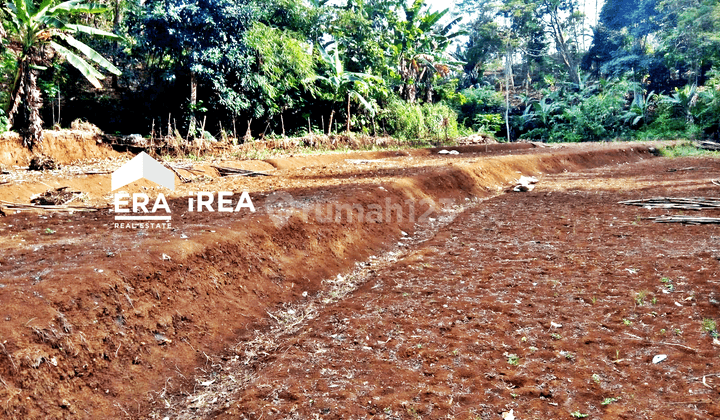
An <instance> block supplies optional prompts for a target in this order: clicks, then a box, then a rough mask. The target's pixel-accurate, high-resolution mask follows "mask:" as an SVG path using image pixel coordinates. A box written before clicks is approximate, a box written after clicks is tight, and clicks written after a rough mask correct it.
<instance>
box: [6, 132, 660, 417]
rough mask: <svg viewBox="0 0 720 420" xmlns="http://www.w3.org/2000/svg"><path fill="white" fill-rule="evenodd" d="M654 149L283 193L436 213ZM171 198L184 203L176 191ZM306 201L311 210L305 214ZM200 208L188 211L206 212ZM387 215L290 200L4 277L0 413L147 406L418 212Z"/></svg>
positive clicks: (390, 237) (127, 412)
mask: <svg viewBox="0 0 720 420" xmlns="http://www.w3.org/2000/svg"><path fill="white" fill-rule="evenodd" d="M651 151H652V148H651V147H648V146H644V145H638V144H632V145H621V146H617V147H612V148H608V149H605V150H594V151H580V152H578V151H573V150H568V151H554V152H553V153H543V154H535V155H522V156H500V157H492V158H487V159H481V160H477V161H475V162H472V163H468V162H457V163H454V162H453V163H451V164H450V165H448V166H444V167H433V168H428V169H427V170H425V171H420V172H416V173H413V174H412V175H411V176H407V177H403V178H399V179H397V180H396V181H395V182H393V183H391V184H387V183H385V184H383V185H374V186H368V185H363V186H353V185H350V186H345V187H332V188H329V189H327V188H326V189H304V190H300V189H296V190H289V191H287V192H288V193H289V194H291V195H292V197H293V198H294V199H295V200H296V201H297V202H300V203H305V204H306V205H317V204H321V203H334V204H335V205H340V206H342V205H349V206H352V205H358V204H359V205H360V206H362V207H363V208H370V206H372V205H378V206H380V207H382V208H384V207H385V206H387V204H388V203H393V204H394V203H399V205H400V206H401V208H402V211H403V214H409V210H410V209H409V206H410V204H414V203H420V204H421V205H422V204H432V206H433V207H435V209H434V210H433V211H434V212H439V211H440V210H441V209H440V203H441V202H443V203H450V202H453V203H463V202H464V201H465V199H473V198H476V197H487V196H490V195H494V194H497V193H498V191H497V188H496V187H495V186H496V185H498V184H505V185H508V184H509V183H512V182H514V181H515V180H516V179H517V178H518V177H519V176H520V174H522V175H528V176H530V175H534V176H538V177H541V176H542V174H544V173H558V172H563V171H576V170H580V169H589V168H594V167H598V166H604V165H610V164H621V163H631V162H635V161H638V160H640V159H645V158H649V157H651V156H652V153H651ZM541 182H542V181H541ZM172 205H173V206H180V204H179V202H175V203H173V204H172ZM422 210H423V211H424V210H425V208H423V209H422ZM418 213H422V211H419V212H418ZM307 214H310V215H311V216H310V217H311V218H312V217H315V219H314V220H310V221H309V222H306V221H305V220H304V219H305V218H306V215H307ZM341 214H342V213H341ZM416 216H418V217H419V214H418V215H416ZM111 217H112V214H111V213H104V214H102V215H95V216H85V215H83V216H82V217H81V220H82V221H83V223H87V224H95V225H99V226H105V225H107V224H108V221H109V220H110V219H111ZM197 217H199V216H196V220H189V221H188V222H187V223H192V222H195V223H198V224H203V221H200V220H197ZM23 218H25V220H24V221H23ZM387 219H389V220H383V221H382V223H376V222H366V223H353V222H348V221H347V220H341V221H340V223H335V222H334V220H333V221H330V222H325V223H323V222H321V221H319V220H318V219H317V213H312V212H307V211H305V212H303V211H302V210H298V209H294V210H293V209H290V210H288V211H286V212H284V213H283V215H282V217H280V218H279V217H278V215H277V214H275V213H269V212H268V211H259V212H258V213H255V214H252V215H246V216H243V217H240V218H237V219H234V220H233V221H232V222H230V223H227V224H226V225H224V226H221V227H220V228H217V229H215V231H208V230H206V231H205V232H204V233H202V234H201V235H199V236H198V238H197V239H191V240H185V241H181V240H179V239H175V238H173V240H167V239H166V238H158V237H145V238H138V237H137V236H136V235H133V234H128V235H126V236H125V237H123V235H121V239H123V240H124V241H126V242H132V241H136V244H135V245H136V246H139V247H140V248H144V249H145V250H144V251H135V252H130V251H128V252H127V253H126V254H127V255H122V256H123V257H125V258H128V257H132V260H131V261H132V263H130V264H127V268H126V269H117V270H114V271H113V272H104V273H102V274H103V276H101V280H99V281H95V282H93V281H92V279H93V277H91V276H90V274H89V273H92V272H93V266H92V265H90V264H88V260H85V261H83V260H80V262H79V265H78V266H77V267H76V268H75V269H74V270H72V271H65V272H61V273H53V272H49V273H47V274H45V275H44V277H43V278H42V281H40V280H38V283H37V284H33V287H31V288H28V287H27V285H13V284H8V285H6V286H5V287H4V288H3V293H4V296H5V298H4V299H3V302H2V303H3V304H4V305H3V308H4V309H3V310H2V313H1V314H0V315H1V316H3V317H5V316H9V317H11V319H10V320H7V318H6V322H4V323H3V324H2V326H0V334H1V336H2V340H3V341H2V343H3V346H2V348H0V377H1V378H3V379H4V382H5V386H4V387H0V401H3V402H4V403H3V404H2V413H3V415H4V416H6V417H7V418H48V417H54V418H102V417H105V418H117V417H122V416H127V417H132V418H138V417H144V416H146V415H148V414H149V413H150V411H151V410H152V409H153V407H161V406H162V405H164V404H165V403H164V399H165V398H167V397H168V395H171V394H175V395H178V394H181V393H186V392H188V391H190V390H192V389H193V387H194V386H195V385H196V383H195V380H194V376H195V369H197V368H203V369H208V368H210V367H208V366H206V363H207V361H208V358H207V355H208V354H212V355H217V354H223V353H225V352H227V349H228V347H229V346H232V345H233V344H235V343H237V342H238V341H242V340H247V339H249V338H251V337H252V334H253V331H254V330H256V329H258V328H260V329H262V328H267V326H268V323H267V321H268V316H267V312H268V311H272V310H273V309H274V308H278V307H281V306H282V305H284V304H288V303H292V302H297V301H301V300H302V299H304V298H305V297H304V294H305V295H313V294H315V293H317V292H318V291H319V290H321V289H323V288H324V287H325V286H324V284H323V280H325V279H328V278H333V277H335V276H337V275H338V274H341V273H346V272H348V271H351V270H352V269H353V268H354V267H355V264H356V263H358V262H361V261H365V260H366V259H367V258H368V257H370V256H372V255H379V254H382V253H384V252H386V251H388V250H391V249H393V247H395V246H396V244H397V242H398V239H399V238H400V237H401V236H402V233H401V232H402V231H404V232H409V233H410V234H412V233H413V232H414V231H415V230H416V229H419V228H420V226H419V225H418V224H417V222H418V220H417V219H414V220H405V219H403V220H400V221H398V220H397V218H395V217H392V218H387ZM75 222H77V220H76V221H75ZM7 223H10V224H12V223H14V224H15V225H16V226H17V229H18V230H22V229H24V228H27V226H28V224H29V225H31V226H34V227H35V228H37V226H38V225H40V226H42V224H43V223H44V222H43V221H42V220H30V221H28V219H27V217H25V215H22V216H20V215H14V216H9V217H8V218H7ZM205 224H207V222H205ZM211 225H212V223H211ZM84 246H85V252H88V253H90V252H91V251H92V250H96V251H102V245H95V244H93V243H87V244H84ZM98 247H99V249H98ZM60 248H61V246H60V245H54V248H53V247H52V246H50V247H48V248H47V252H50V251H57V252H60ZM75 251H77V249H76V250H75ZM75 251H71V252H75ZM163 255H168V256H170V257H171V259H170V260H165V259H164V258H163ZM2 263H3V266H7V265H8V264H12V263H10V262H9V261H7V260H6V261H2ZM131 265H134V267H130V266H131ZM94 270H95V272H97V271H96V270H97V268H95V269H94ZM98 276H99V274H96V275H95V277H94V278H95V279H98V278H100V277H98ZM3 282H4V283H5V281H3ZM23 290H33V292H34V294H35V296H34V297H32V296H25V295H23V296H22V297H20V295H22V293H21V292H22V291H23ZM8 296H13V297H14V299H12V300H11V299H9V298H8ZM38 296H39V297H38ZM27 305H31V306H34V309H33V312H32V313H33V314H34V315H33V318H32V319H29V320H28V319H26V318H21V317H17V316H15V314H17V313H22V312H23V309H22V308H21V307H22V306H27Z"/></svg>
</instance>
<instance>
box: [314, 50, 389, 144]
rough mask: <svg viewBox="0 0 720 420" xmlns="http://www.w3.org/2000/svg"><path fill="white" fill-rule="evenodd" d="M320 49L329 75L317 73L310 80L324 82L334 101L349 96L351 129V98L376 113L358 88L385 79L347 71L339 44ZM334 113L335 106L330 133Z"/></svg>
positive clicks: (329, 121)
mask: <svg viewBox="0 0 720 420" xmlns="http://www.w3.org/2000/svg"><path fill="white" fill-rule="evenodd" d="M318 50H319V51H320V57H321V58H322V62H323V64H324V67H325V72H326V74H327V75H326V76H321V75H315V76H313V77H312V78H311V79H310V80H313V81H321V82H323V84H324V85H325V87H326V93H327V94H328V95H329V97H330V99H331V101H332V102H333V103H339V102H342V101H343V100H345V98H347V123H346V131H350V99H351V98H355V99H357V101H358V102H360V104H362V105H363V107H365V109H366V110H368V111H369V112H370V113H371V114H374V112H375V111H374V108H373V106H372V105H371V104H370V103H369V102H368V101H367V100H366V99H365V97H364V96H363V95H362V94H361V93H360V92H359V91H358V88H361V89H362V88H365V89H366V90H367V86H368V84H369V83H373V82H374V83H383V80H382V79H381V78H379V77H377V76H373V75H370V74H367V73H358V72H349V71H346V70H345V69H344V66H343V63H342V61H341V60H340V55H339V53H338V48H337V46H335V48H333V50H332V52H329V51H327V49H324V48H318ZM334 115H335V108H334V107H333V109H332V110H331V111H330V119H329V120H328V134H330V130H331V127H332V122H333V116H334Z"/></svg>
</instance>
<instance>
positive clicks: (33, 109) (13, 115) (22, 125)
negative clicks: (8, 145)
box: [8, 58, 43, 150]
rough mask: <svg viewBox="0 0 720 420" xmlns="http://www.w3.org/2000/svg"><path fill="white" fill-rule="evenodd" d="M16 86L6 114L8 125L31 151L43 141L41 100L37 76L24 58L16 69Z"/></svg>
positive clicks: (28, 61)
mask: <svg viewBox="0 0 720 420" xmlns="http://www.w3.org/2000/svg"><path fill="white" fill-rule="evenodd" d="M18 73H19V74H18V77H17V85H16V87H15V91H14V92H13V96H12V98H13V99H12V101H11V104H12V106H11V108H10V112H9V113H8V119H9V121H10V125H11V126H12V127H14V128H15V129H16V130H17V131H18V133H20V136H21V137H22V139H23V145H24V146H25V147H27V148H28V149H31V150H32V149H33V148H34V147H35V146H37V145H39V144H40V143H41V142H42V139H43V132H42V119H41V118H40V107H41V106H42V98H41V97H40V90H38V88H37V75H36V74H35V70H33V69H31V68H30V59H29V58H26V59H25V60H23V61H22V62H21V63H20V66H19V67H18Z"/></svg>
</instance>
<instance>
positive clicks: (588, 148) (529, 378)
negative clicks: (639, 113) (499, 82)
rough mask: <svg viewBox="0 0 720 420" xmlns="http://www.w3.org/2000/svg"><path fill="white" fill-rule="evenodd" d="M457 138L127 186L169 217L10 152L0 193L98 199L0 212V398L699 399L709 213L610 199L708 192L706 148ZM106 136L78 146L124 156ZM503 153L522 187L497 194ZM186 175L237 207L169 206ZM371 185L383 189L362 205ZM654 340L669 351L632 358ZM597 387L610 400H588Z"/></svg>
mask: <svg viewBox="0 0 720 420" xmlns="http://www.w3.org/2000/svg"><path fill="white" fill-rule="evenodd" d="M98 147H99V146H98ZM460 150H461V153H460V154H459V155H455V156H447V155H438V154H437V150H421V151H417V150H410V151H392V152H370V153H353V154H330V155H323V156H312V157H291V158H284V159H273V160H268V161H238V162H229V161H223V162H214V163H215V164H220V165H222V166H234V167H239V168H244V169H252V170H262V171H266V172H268V173H269V174H271V175H272V176H268V177H254V178H250V177H219V176H218V173H217V171H215V170H214V169H213V168H212V167H211V166H210V164H209V163H203V164H197V165H195V166H196V168H195V169H196V170H197V171H194V172H187V171H186V172H183V171H182V170H179V171H180V172H181V173H182V174H183V175H184V176H187V177H192V178H194V179H195V180H194V181H193V182H191V183H187V184H180V183H178V187H177V189H176V190H175V191H174V192H170V191H168V190H164V189H160V188H158V187H155V186H153V185H151V184H150V183H148V182H146V181H140V182H137V183H135V184H133V185H131V186H130V187H129V188H128V191H129V192H141V191H142V192H146V193H148V195H151V196H152V195H154V194H157V193H159V192H163V193H165V194H166V195H167V196H168V197H169V203H170V207H171V208H172V217H173V220H172V229H119V228H115V227H114V223H115V220H114V216H115V214H114V213H113V212H112V211H111V207H110V203H111V198H112V197H111V195H110V191H109V189H110V175H109V174H95V175H87V174H85V172H87V170H86V169H87V167H88V165H85V164H83V165H79V164H76V165H72V166H69V168H68V167H66V168H64V169H61V170H60V171H56V172H54V173H46V174H43V176H42V177H40V176H39V175H28V174H27V173H26V172H23V171H22V170H21V169H17V168H14V169H10V170H9V172H10V174H9V175H6V177H7V178H9V179H10V182H9V183H8V184H4V185H0V200H4V201H12V202H16V203H27V202H28V201H29V198H30V196H32V195H33V194H37V193H39V192H43V191H45V190H47V189H48V187H52V188H56V187H60V186H69V187H70V188H71V189H74V190H78V191H82V192H84V193H85V196H84V197H83V199H84V201H85V204H87V205H93V206H96V207H98V208H99V209H100V210H99V211H97V212H74V213H71V214H70V213H68V212H43V213H34V212H20V213H16V214H9V215H8V216H7V217H3V218H0V237H1V238H2V242H0V279H1V280H0V304H1V305H0V312H2V313H0V337H2V340H1V341H0V342H1V343H2V346H1V347H0V379H2V384H1V386H0V409H1V410H2V413H3V415H4V416H6V417H9V418H118V417H127V418H145V417H149V418H158V417H159V418H162V417H164V416H166V415H168V416H169V417H170V418H175V417H176V416H183V417H187V418H198V417H202V416H210V417H215V416H219V417H221V418H248V419H250V418H253V419H254V418H260V417H261V416H263V418H314V417H318V416H320V417H322V418H371V417H373V416H374V417H377V418H415V417H417V416H420V417H423V418H475V417H473V416H478V417H479V418H498V417H499V413H501V412H503V411H507V410H509V409H511V408H514V409H515V410H516V412H517V413H518V414H519V413H520V412H522V417H521V418H549V417H548V416H550V417H555V418H567V417H568V416H569V412H570V411H574V410H576V409H577V410H580V411H582V412H584V413H585V412H589V413H591V414H592V415H593V416H602V415H605V416H610V417H606V418H617V417H618V416H625V415H627V416H630V415H633V416H635V415H637V414H638V413H645V414H644V415H645V417H647V416H648V415H650V414H648V413H653V412H654V411H653V410H654V408H653V407H658V406H662V407H672V408H673V409H674V410H676V411H677V412H678V413H684V414H682V416H681V417H682V418H691V416H696V417H697V416H699V417H703V416H715V415H718V410H717V405H716V401H717V389H718V385H720V378H714V377H707V378H701V379H703V381H704V382H702V381H699V380H698V379H697V378H698V377H700V376H698V375H701V376H702V375H706V374H709V373H714V372H715V371H716V370H717V368H716V367H715V364H716V363H715V359H717V355H718V352H717V348H716V347H713V345H712V341H711V340H709V339H708V337H707V336H706V334H705V333H703V332H702V330H701V328H700V327H699V325H700V324H699V322H701V321H702V319H705V318H716V319H717V318H718V317H717V310H718V309H717V306H716V305H715V304H714V303H712V302H713V301H714V300H715V299H719V298H718V297H717V296H715V295H714V294H713V293H714V292H713V288H712V282H717V280H714V279H715V277H714V275H715V274H714V273H715V269H716V264H717V261H716V260H715V259H714V254H713V253H712V252H711V251H710V250H711V249H713V248H712V246H714V245H713V242H712V241H713V240H714V239H712V238H714V236H712V232H714V231H715V229H716V228H714V227H712V226H703V227H697V226H696V227H686V226H668V225H659V224H655V223H652V222H650V221H647V220H643V219H642V218H638V215H640V216H645V215H647V214H648V212H643V211H641V210H638V209H637V208H632V209H629V208H628V209H625V208H622V207H620V206H618V205H615V204H614V203H615V202H616V201H619V199H620V198H634V197H646V196H648V195H662V194H670V193H680V194H683V195H703V194H706V195H708V194H711V193H712V191H711V190H712V188H711V187H710V186H708V183H707V180H708V177H710V176H712V174H713V173H716V172H717V169H718V166H719V165H717V164H716V163H715V162H714V161H713V160H707V159H706V160H702V162H701V163H700V164H698V163H697V161H696V160H693V159H690V160H688V161H687V162H679V161H671V160H667V159H662V158H655V157H654V156H653V154H652V153H651V150H652V147H651V146H648V145H641V144H592V145H588V144H585V145H577V146H563V147H556V148H540V147H533V145H498V146H488V147H486V146H480V147H469V148H465V149H460ZM106 157H110V158H111V160H104V161H102V162H96V163H94V164H93V165H90V166H91V167H97V168H102V169H107V170H113V169H115V168H116V167H118V166H119V165H120V164H121V163H122V162H124V161H126V160H127V157H126V156H121V155H118V154H113V153H110V152H108V155H107V156H106ZM70 162H72V161H70ZM671 165H680V166H682V165H684V166H685V167H687V166H693V165H694V166H697V167H702V168H704V169H698V170H696V171H676V172H666V169H668V168H669V166H671ZM680 166H677V167H680ZM592 168H597V169H592ZM198 171H199V172H198ZM520 174H522V175H535V176H537V177H539V178H540V183H539V186H538V189H536V190H535V191H534V192H532V193H524V194H503V193H504V192H505V191H506V190H507V189H508V188H509V187H510V186H511V185H512V183H514V181H515V180H516V179H517V178H518V177H519V176H520ZM1 180H2V179H0V181H1ZM197 191H230V192H233V193H234V194H235V196H234V200H237V199H238V197H239V193H241V192H243V191H247V192H248V193H249V195H250V197H251V198H252V201H253V203H254V204H255V207H256V208H257V212H255V213H250V212H249V211H241V212H239V213H231V214H228V213H218V212H212V213H210V212H203V213H198V212H189V211H188V209H187V196H188V194H191V193H193V192H197ZM328 204H329V205H330V206H328ZM338 206H345V207H344V208H345V209H348V208H349V209H355V211H357V209H358V208H360V209H363V210H364V211H365V212H366V213H365V214H364V216H365V218H364V219H363V220H362V221H361V222H358V220H357V214H355V216H356V217H355V218H354V219H352V220H349V219H348V215H347V212H342V211H337V210H334V209H337V208H338ZM376 207H379V208H381V209H383V212H384V211H385V209H386V208H388V207H391V208H392V209H393V210H392V212H391V213H389V214H386V213H383V212H381V213H379V215H380V216H379V218H378V217H375V218H374V219H373V218H371V217H370V215H369V213H370V212H369V211H368V210H370V209H374V208H376ZM411 207H413V208H412V209H411ZM411 210H412V211H414V213H411ZM6 212H7V213H12V212H11V211H8V210H6ZM333 212H334V213H333ZM393 212H394V213H393ZM398 212H402V215H403V217H398ZM650 213H652V212H650ZM410 214H413V215H414V216H413V217H412V218H411V217H410ZM423 214H427V215H428V216H429V217H420V216H422V215H423ZM376 216H377V215H376ZM387 216H391V217H387ZM455 216H457V217H455ZM335 217H337V220H336V219H335ZM613 218H615V219H613ZM611 220H612V221H611ZM616 220H617V221H616ZM608 225H610V227H609V226H608ZM657 238H662V242H658V241H657ZM699 238H704V239H702V241H700V240H698V239H699ZM668 244H672V247H670V248H669V247H668ZM659 254H663V256H662V257H661V256H659ZM713 264H715V265H713ZM358 270H359V271H358ZM351 273H355V275H351ZM659 276H665V277H668V278H670V279H672V281H673V282H674V285H675V287H676V288H677V289H676V291H673V294H670V295H666V294H661V291H662V286H663V284H662V283H659V280H660V278H661V277H659ZM662 278H664V277H662ZM642 291H646V293H645V297H644V299H645V301H647V305H645V304H643V305H637V304H635V305H633V302H635V300H634V299H635V293H638V292H642ZM652 298H657V302H656V303H653V304H652V305H651V304H650V303H649V302H650V301H651V300H652ZM593 299H594V300H593ZM675 302H677V304H679V305H680V306H677V305H676V303H675ZM688 317H690V318H688ZM456 318H457V319H456ZM625 320H627V321H629V322H630V324H629V325H624V321H625ZM551 321H552V322H553V323H558V324H562V325H563V326H562V327H557V334H558V335H559V336H560V338H557V339H555V338H553V336H552V335H551V334H553V333H554V330H553V328H555V327H553V326H552V324H550V322H551ZM666 324H667V325H666ZM661 327H662V329H664V330H665V333H664V334H667V336H662V337H661V336H658V334H659V329H660V328H661ZM674 329H680V330H681V333H680V334H676V333H674V332H673V331H674ZM628 334H629V335H628ZM523 337H524V339H523ZM548 337H550V338H548ZM658 342H661V343H666V344H657V343H658ZM667 343H670V344H667ZM683 346H684V347H683ZM686 348H690V349H691V350H687V349H686ZM533 349H534V350H533ZM616 350H617V351H618V352H617V353H615V352H616ZM659 351H663V352H664V353H666V354H667V355H668V361H667V362H663V363H664V364H660V365H657V366H655V365H652V364H649V363H648V360H647V359H648V357H650V358H651V356H652V355H653V354H654V353H656V352H659ZM568 354H570V355H571V356H572V357H568V356H567V355H568ZM511 355H514V356H517V357H518V360H517V361H518V363H517V364H509V363H508V361H509V360H513V359H512V358H511V357H510V356H511ZM558 355H560V356H558ZM617 360H620V361H619V362H618V361H617ZM233 363H234V364H233ZM288 369H289V370H288ZM662 369H667V370H666V371H663V370H662ZM713 369H715V371H714V370H713ZM595 374H596V375H599V378H600V380H599V382H598V381H594V380H588V378H594V377H593V375H595ZM663 375H666V376H663ZM230 378H232V379H230ZM693 378H695V379H693ZM663 381H666V382H663ZM713 381H714V382H713ZM644 383H648V384H651V385H648V386H646V387H645V388H642V387H643V386H644V385H643V384H644ZM681 383H682V384H681ZM203 384H205V385H203ZM673 384H675V385H673ZM619 385H622V386H620V387H618V386H619ZM635 387H637V391H634V389H635ZM203 390H208V391H210V392H214V393H215V394H213V395H214V396H213V395H209V394H202V391H203ZM513 390H515V391H513ZM689 391H693V392H694V394H692V398H688V397H687V396H688V394H687V393H688V392H689ZM605 394H607V396H608V397H620V398H621V400H619V401H618V402H615V403H613V404H612V405H610V406H609V407H607V408H606V407H604V406H602V405H601V404H600V402H598V401H597V398H599V395H605ZM616 394H617V395H616ZM640 394H642V395H654V397H653V398H649V399H647V401H645V400H643V399H641V398H638V397H637V396H638V395H640ZM681 395H682V398H681ZM213 400H214V401H213ZM713 401H715V402H713ZM671 404H672V405H671ZM608 413H612V414H608ZM613 416H614V417H613ZM683 416H685V417H683ZM688 416H690V417H688ZM640 417H642V416H640ZM650 417H653V416H652V415H650ZM650 417H648V418H650ZM633 418H634V417H633ZM655 418H657V417H655ZM668 418H670V417H668Z"/></svg>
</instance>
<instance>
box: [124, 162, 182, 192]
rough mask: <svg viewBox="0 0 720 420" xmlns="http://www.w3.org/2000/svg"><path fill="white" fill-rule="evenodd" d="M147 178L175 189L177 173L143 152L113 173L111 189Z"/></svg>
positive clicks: (172, 189)
mask: <svg viewBox="0 0 720 420" xmlns="http://www.w3.org/2000/svg"><path fill="white" fill-rule="evenodd" d="M143 178H145V179H147V180H148V181H152V182H154V183H156V184H158V185H160V186H162V187H165V188H168V189H169V190H171V191H174V190H175V174H174V173H173V171H171V170H170V169H168V168H166V167H165V166H164V165H163V164H162V163H160V162H158V161H157V160H155V159H153V158H152V157H150V155H148V154H147V153H145V152H141V153H140V154H139V155H137V156H135V157H134V158H132V159H131V160H130V162H128V163H126V164H124V165H123V166H121V167H120V168H119V169H118V170H116V171H115V172H113V173H112V181H111V191H115V190H117V189H119V188H122V187H124V186H126V185H128V184H131V183H133V182H135V181H137V180H140V179H143Z"/></svg>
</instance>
